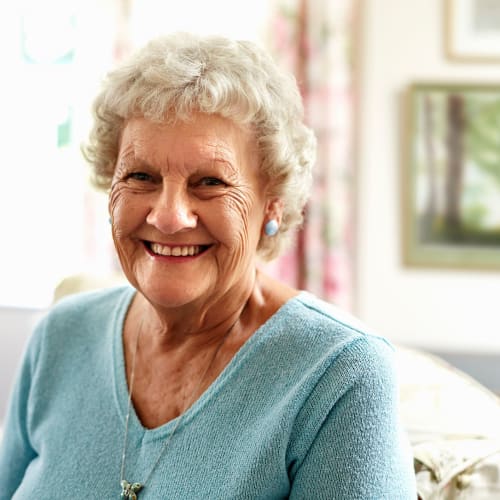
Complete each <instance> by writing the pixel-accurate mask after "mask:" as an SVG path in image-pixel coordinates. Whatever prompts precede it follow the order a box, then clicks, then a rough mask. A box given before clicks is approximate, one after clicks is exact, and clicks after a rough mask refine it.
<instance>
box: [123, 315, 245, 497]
mask: <svg viewBox="0 0 500 500" xmlns="http://www.w3.org/2000/svg"><path fill="white" fill-rule="evenodd" d="M237 321H238V320H236V321H235V322H234V323H233V324H232V325H231V326H230V327H229V328H228V330H227V332H226V333H225V334H224V336H223V337H222V339H221V341H220V342H219V344H218V345H217V348H216V349H215V351H214V353H213V355H212V357H211V358H210V362H209V363H208V365H207V367H206V368H205V371H204V372H203V375H202V376H201V377H200V379H199V381H198V384H196V387H195V389H194V391H193V393H192V394H191V398H190V403H189V404H188V405H187V406H186V408H185V409H184V411H183V412H182V414H181V415H180V416H179V417H178V418H177V422H176V423H175V427H174V428H173V429H172V432H171V433H170V434H169V436H168V437H167V439H166V440H165V443H164V444H163V446H162V447H161V450H160V451H159V453H158V456H157V457H156V460H155V461H154V463H153V466H152V467H151V469H150V470H149V472H148V474H147V476H146V479H145V480H144V481H143V482H142V483H129V482H128V481H127V480H126V479H125V477H124V476H125V462H126V459H127V446H128V427H129V420H130V413H131V409H132V392H133V390H134V379H135V362H136V356H137V350H138V347H139V338H140V336H141V333H142V325H143V322H144V320H143V321H141V324H140V326H139V331H138V332H137V335H136V338H135V347H134V355H133V356H132V370H131V373H130V390H129V391H128V402H127V414H126V416H125V432H124V437H123V452H122V463H121V467H120V487H121V489H122V491H121V495H120V498H122V499H125V500H127V499H128V500H137V494H138V493H139V491H140V490H141V489H142V488H144V486H145V485H146V483H148V482H149V480H150V479H151V476H152V475H153V472H154V471H155V469H156V467H157V466H158V464H159V463H160V460H161V459H162V457H163V455H164V454H165V451H166V450H167V448H168V445H169V443H170V441H171V440H172V438H173V436H174V434H175V431H176V430H177V428H178V427H179V425H180V423H181V422H182V420H183V418H184V415H185V414H186V412H187V410H188V408H189V407H190V406H191V405H192V404H193V402H194V398H195V396H196V394H197V393H198V391H199V390H200V388H201V386H202V384H203V382H204V381H205V378H206V376H207V374H208V372H209V371H210V368H211V367H212V365H213V363H214V361H215V358H216V357H217V354H218V353H219V351H220V349H221V347H222V344H224V342H225V340H226V339H227V337H228V336H229V334H230V333H231V331H232V329H233V328H234V326H235V325H236V323H237ZM183 401H185V397H183Z"/></svg>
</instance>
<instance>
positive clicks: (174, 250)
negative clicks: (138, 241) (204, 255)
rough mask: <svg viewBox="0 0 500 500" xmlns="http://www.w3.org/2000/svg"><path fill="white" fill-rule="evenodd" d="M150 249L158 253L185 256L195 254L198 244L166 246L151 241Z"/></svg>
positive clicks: (198, 247) (198, 249) (198, 251)
mask: <svg viewBox="0 0 500 500" xmlns="http://www.w3.org/2000/svg"><path fill="white" fill-rule="evenodd" d="M151 250H152V251H153V252H154V253H157V254H159V255H166V256H174V257H181V256H182V257H187V256H188V255H196V254H198V253H200V246H199V245H192V246H184V247H167V246H163V245H160V244H159V243H151Z"/></svg>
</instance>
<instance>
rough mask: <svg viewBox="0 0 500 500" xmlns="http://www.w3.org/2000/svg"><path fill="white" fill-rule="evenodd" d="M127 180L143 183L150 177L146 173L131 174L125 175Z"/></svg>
mask: <svg viewBox="0 0 500 500" xmlns="http://www.w3.org/2000/svg"><path fill="white" fill-rule="evenodd" d="M127 179H132V180H134V181H141V182H144V181H150V180H151V179H152V177H151V175H149V174H147V173H146V172H132V173H130V174H129V175H127Z"/></svg>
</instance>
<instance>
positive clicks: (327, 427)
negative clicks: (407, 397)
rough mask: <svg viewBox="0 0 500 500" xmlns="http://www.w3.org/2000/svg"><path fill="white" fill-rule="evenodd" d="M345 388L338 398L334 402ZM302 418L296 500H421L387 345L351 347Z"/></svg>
mask: <svg viewBox="0 0 500 500" xmlns="http://www.w3.org/2000/svg"><path fill="white" fill-rule="evenodd" d="M339 383H341V384H342V385H343V389H342V391H340V397H338V398H336V400H335V401H331V395H332V394H335V393H337V394H338V393H339V392H338V391H337V390H336V389H337V388H338V385H339ZM302 414H303V415H302V416H301V419H302V422H300V423H299V426H297V430H296V432H297V434H298V435H302V436H306V437H303V439H300V438H298V439H297V444H296V445H295V447H296V450H295V452H294V453H295V456H297V457H300V458H298V459H297V460H296V461H295V463H294V465H293V466H292V467H291V468H290V471H291V482H292V489H291V494H290V499H292V500H296V499H306V498H315V499H318V500H321V499H337V500H340V499H345V500H356V499H360V500H361V499H362V500H369V499H373V500H375V499H377V500H385V499H387V500H389V499H394V498H397V499H398V500H407V499H408V500H410V499H411V500H415V499H416V488H415V479H414V473H413V465H412V461H411V454H410V452H409V446H408V443H407V442H406V439H405V436H404V432H403V431H402V428H401V425H400V422H399V418H398V390H397V383H396V376H395V372H394V366H393V360H392V350H391V349H390V347H389V346H388V345H387V344H386V343H385V342H384V341H382V340H379V339H376V338H375V339H370V340H367V339H365V338H361V339H358V340H357V341H354V342H353V343H352V344H350V345H349V346H348V347H346V348H345V349H344V350H343V351H342V352H341V353H340V354H339V355H338V356H337V357H336V359H335V360H334V361H333V362H332V363H331V365H330V367H329V369H328V370H327V371H326V372H325V374H324V376H323V377H322V379H321V380H320V382H319V383H318V384H317V386H316V387H315V390H314V391H313V393H312V394H311V396H310V398H309V400H308V403H307V405H306V406H305V407H304V409H303V411H302ZM299 420H300V419H299ZM299 427H300V428H299ZM300 448H302V450H300Z"/></svg>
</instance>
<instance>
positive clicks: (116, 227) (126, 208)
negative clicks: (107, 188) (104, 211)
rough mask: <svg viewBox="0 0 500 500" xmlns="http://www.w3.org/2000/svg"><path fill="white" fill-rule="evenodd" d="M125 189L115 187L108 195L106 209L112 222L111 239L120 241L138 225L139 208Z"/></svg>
mask: <svg viewBox="0 0 500 500" xmlns="http://www.w3.org/2000/svg"><path fill="white" fill-rule="evenodd" d="M136 205H137V203H134V198H133V197H132V196H130V194H129V193H128V192H127V190H126V189H124V188H122V187H120V186H116V187H115V188H113V189H112V190H111V192H110V195H109V203H108V209H109V214H110V216H111V220H112V229H113V237H114V238H115V239H120V238H122V237H124V236H127V234H128V233H129V232H130V231H132V230H133V229H134V227H135V226H137V225H138V224H139V222H138V221H139V219H140V217H141V211H140V207H138V206H136Z"/></svg>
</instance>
